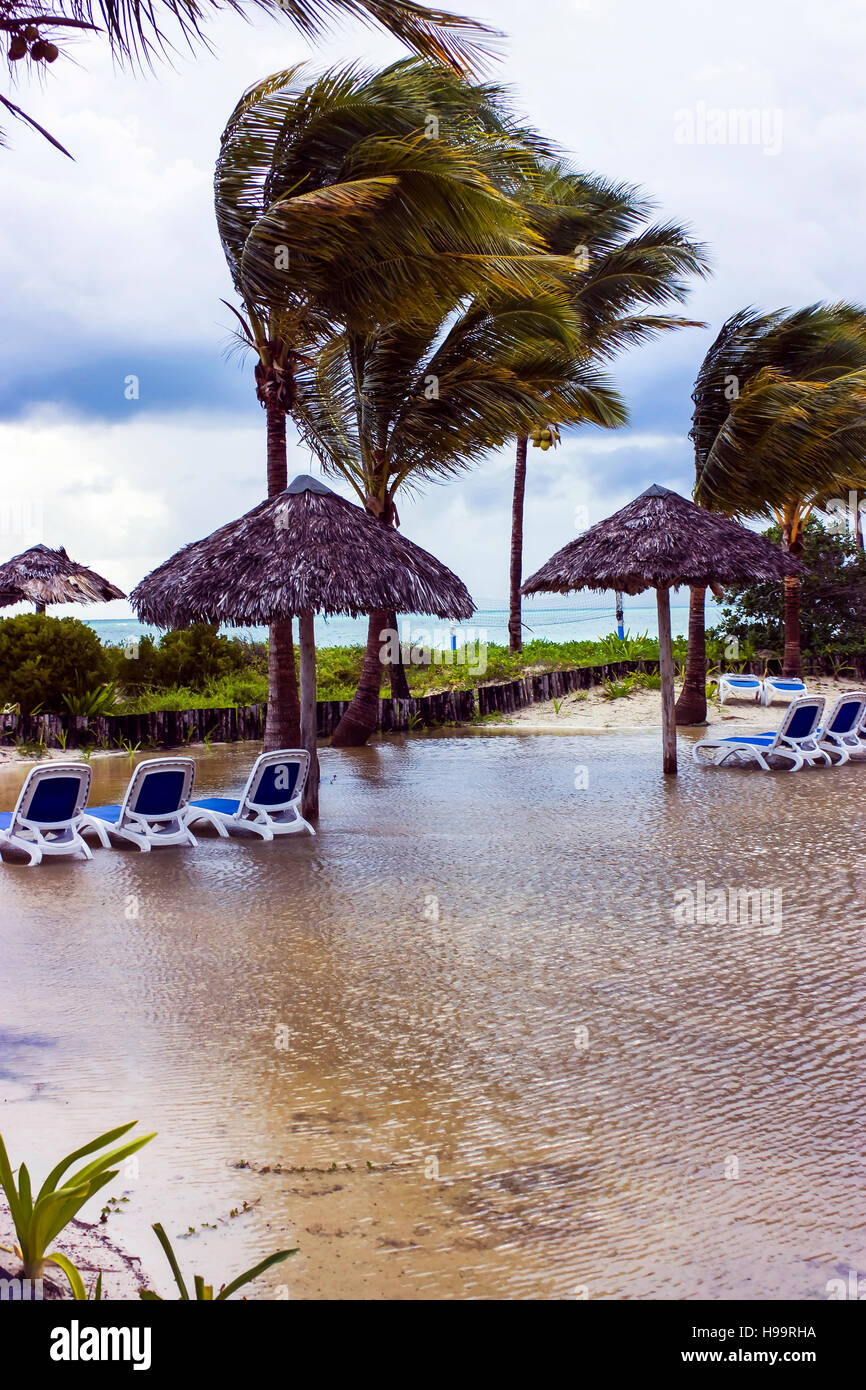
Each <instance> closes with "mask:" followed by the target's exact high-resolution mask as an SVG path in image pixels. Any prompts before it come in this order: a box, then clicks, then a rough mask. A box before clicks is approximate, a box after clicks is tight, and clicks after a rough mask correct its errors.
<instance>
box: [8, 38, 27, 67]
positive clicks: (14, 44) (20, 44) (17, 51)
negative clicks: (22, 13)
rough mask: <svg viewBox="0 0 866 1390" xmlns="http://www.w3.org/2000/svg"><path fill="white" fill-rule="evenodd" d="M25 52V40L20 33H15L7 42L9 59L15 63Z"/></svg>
mask: <svg viewBox="0 0 866 1390" xmlns="http://www.w3.org/2000/svg"><path fill="white" fill-rule="evenodd" d="M26 52H27V40H26V39H23V38H22V37H21V35H20V34H16V35H15V37H14V38H13V39H12V40H11V41H10V43H9V57H10V59H11V60H12V62H13V63H17V61H18V59H19V58H23V57H24V55H25V53H26Z"/></svg>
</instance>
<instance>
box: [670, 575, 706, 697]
mask: <svg viewBox="0 0 866 1390" xmlns="http://www.w3.org/2000/svg"><path fill="white" fill-rule="evenodd" d="M706 601H707V591H706V589H692V590H691V591H690V592H689V648H688V652H687V653H686V674H685V680H684V681H683V688H682V690H681V691H680V698H679V699H678V700H677V703H676V719H677V723H678V724H706V722H707V634H706V627H705V621H704V614H705V605H706Z"/></svg>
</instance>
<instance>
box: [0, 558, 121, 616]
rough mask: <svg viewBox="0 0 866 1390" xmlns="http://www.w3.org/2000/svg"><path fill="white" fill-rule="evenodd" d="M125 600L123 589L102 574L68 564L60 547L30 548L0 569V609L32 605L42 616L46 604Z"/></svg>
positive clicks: (72, 563)
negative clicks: (53, 548) (18, 605)
mask: <svg viewBox="0 0 866 1390" xmlns="http://www.w3.org/2000/svg"><path fill="white" fill-rule="evenodd" d="M113 598H126V594H125V593H124V592H123V590H122V589H118V588H116V587H115V586H114V584H109V582H108V580H107V579H103V578H102V575H101V574H97V573H96V572H95V570H89V569H88V568H87V566H86V565H79V564H76V562H75V561H74V560H70V558H69V556H68V555H67V554H66V551H65V550H64V549H63V546H62V545H61V546H59V547H58V549H57V550H52V549H51V547H50V546H48V545H42V544H41V543H40V544H39V545H33V546H31V547H30V549H29V550H24V551H22V553H21V554H20V555H15V556H13V558H12V559H11V560H7V561H6V563H5V565H0V608H9V607H11V606H12V604H14V603H25V602H26V603H35V605H36V612H37V613H44V612H45V605H46V604H47V603H108V601H109V599H113Z"/></svg>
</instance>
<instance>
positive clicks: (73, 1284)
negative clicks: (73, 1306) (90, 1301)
mask: <svg viewBox="0 0 866 1390" xmlns="http://www.w3.org/2000/svg"><path fill="white" fill-rule="evenodd" d="M45 1258H46V1260H50V1261H51V1263H52V1264H56V1265H57V1266H58V1268H60V1269H62V1270H63V1273H64V1274H65V1275H66V1278H67V1279H68V1280H69V1286H70V1288H71V1289H72V1297H73V1298H74V1299H76V1300H77V1301H79V1302H81V1303H86V1302H87V1290H86V1289H85V1287H84V1280H83V1279H82V1277H81V1275H80V1274H79V1272H78V1270H77V1269H76V1267H75V1265H74V1264H73V1263H72V1261H71V1260H70V1259H68V1258H67V1256H66V1255H61V1253H60V1251H59V1250H54V1251H52V1253H51V1254H50V1255H46V1256H45ZM101 1277H102V1276H101V1275H100V1278H101Z"/></svg>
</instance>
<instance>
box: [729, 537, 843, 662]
mask: <svg viewBox="0 0 866 1390" xmlns="http://www.w3.org/2000/svg"><path fill="white" fill-rule="evenodd" d="M763 534H764V535H765V536H766V537H767V539H768V540H770V541H773V542H774V544H775V545H779V544H781V540H782V530H781V527H779V526H771V527H769V529H768V530H766V531H764V533H763ZM801 539H802V544H803V554H802V557H801V558H802V560H803V563H804V564H805V565H806V568H807V570H808V573H807V574H804V575H803V576H802V578H801V579H800V643H801V647H802V650H803V651H804V652H808V653H809V654H810V655H812V656H829V655H830V652H831V649H835V650H836V651H842V650H843V651H845V652H851V653H854V652H866V552H864V551H863V550H861V548H860V546H859V545H858V544H857V542H856V541H855V540H854V539H852V538H849V537H848V536H837V535H834V534H833V533H832V532H831V531H829V530H828V529H827V527H826V526H825V525H824V524H823V523H822V522H821V521H820V520H819V519H818V518H817V517H815V516H810V517H809V518H808V520H807V521H806V522H805V524H804V525H803V527H802V530H801ZM721 616H722V620H723V621H722V624H721V627H720V628H717V629H715V630H714V632H713V636H715V637H717V638H720V637H722V636H726V637H727V638H728V639H730V638H731V637H734V638H736V639H737V642H738V645H739V655H740V656H741V657H747V656H750V655H753V654H754V653H755V651H765V650H766V651H769V652H772V653H773V655H774V656H777V657H781V655H782V652H783V649H784V646H785V591H784V589H783V588H782V586H781V585H780V584H750V585H748V586H744V587H742V588H732V589H728V590H726V592H725V603H724V606H723V607H722V610H721ZM747 646H748V647H750V648H751V650H747V649H746V647H747Z"/></svg>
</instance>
